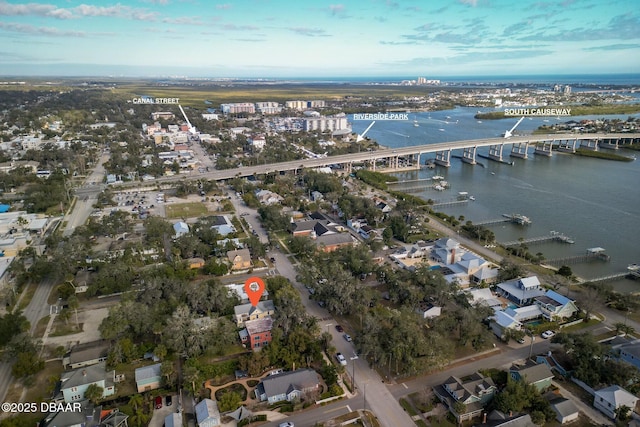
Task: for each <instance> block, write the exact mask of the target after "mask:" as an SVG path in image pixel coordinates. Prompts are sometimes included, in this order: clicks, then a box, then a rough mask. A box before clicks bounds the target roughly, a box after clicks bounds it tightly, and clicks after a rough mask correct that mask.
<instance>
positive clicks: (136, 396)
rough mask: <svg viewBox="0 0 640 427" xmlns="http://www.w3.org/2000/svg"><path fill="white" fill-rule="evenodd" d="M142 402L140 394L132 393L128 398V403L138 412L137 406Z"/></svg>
mask: <svg viewBox="0 0 640 427" xmlns="http://www.w3.org/2000/svg"><path fill="white" fill-rule="evenodd" d="M143 403H144V399H143V398H142V395H141V394H134V395H132V396H131V397H130V398H129V405H130V406H133V409H134V410H135V411H136V412H138V407H140V406H141V405H142V404H143Z"/></svg>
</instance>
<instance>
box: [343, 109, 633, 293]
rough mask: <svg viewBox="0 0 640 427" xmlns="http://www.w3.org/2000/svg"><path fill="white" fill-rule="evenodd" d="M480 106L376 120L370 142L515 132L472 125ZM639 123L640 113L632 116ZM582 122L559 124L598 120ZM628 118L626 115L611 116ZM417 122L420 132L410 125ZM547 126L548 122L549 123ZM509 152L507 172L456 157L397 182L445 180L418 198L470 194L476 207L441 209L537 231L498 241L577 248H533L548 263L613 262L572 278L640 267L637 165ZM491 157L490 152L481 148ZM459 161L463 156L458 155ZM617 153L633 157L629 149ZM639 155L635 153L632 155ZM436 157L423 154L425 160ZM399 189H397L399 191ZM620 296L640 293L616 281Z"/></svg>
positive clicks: (501, 231) (579, 268)
mask: <svg viewBox="0 0 640 427" xmlns="http://www.w3.org/2000/svg"><path fill="white" fill-rule="evenodd" d="M477 111H478V109H477V108H456V109H455V110H449V111H437V112H430V113H427V112H421V113H410V115H409V119H410V120H409V121H404V122H392V121H388V122H383V121H379V122H376V123H375V125H374V126H373V127H372V128H371V129H370V130H369V132H368V133H367V136H369V137H371V138H373V139H375V140H377V141H378V143H380V144H381V145H384V146H387V147H390V148H398V147H405V146H411V145H420V144H430V143H437V142H447V141H457V140H465V139H478V138H490V137H495V136H497V135H499V134H500V133H502V132H504V131H505V130H506V129H510V128H511V127H512V126H513V125H514V124H515V123H516V121H517V120H518V118H513V119H505V120H482V121H481V122H479V121H478V120H476V119H474V118H473V116H474V114H475V113H476V112H477ZM633 116H635V117H638V115H637V114H636V115H633ZM600 117H601V116H598V117H596V116H584V117H571V118H563V119H562V120H563V121H564V120H570V119H574V120H582V119H584V118H600ZM607 117H608V118H614V117H618V118H620V119H626V118H627V117H628V115H623V116H607ZM413 120H417V122H418V124H419V127H414V126H413ZM544 120H548V122H546V121H544ZM555 121H557V119H556V118H548V119H545V118H541V117H535V118H531V119H530V120H529V119H525V120H524V121H523V122H522V123H521V125H520V126H519V127H518V128H517V130H516V133H518V131H520V132H521V133H525V132H527V131H528V132H530V131H533V130H534V129H536V128H537V127H538V126H540V125H542V124H551V123H553V122H555ZM369 124H370V122H367V121H356V122H353V130H354V131H355V132H362V131H364V129H365V128H366V127H367V126H368V125H369ZM510 148H511V147H510V146H508V145H507V146H505V151H504V153H503V155H504V158H505V160H508V161H513V162H514V165H513V166H509V165H505V164H500V163H497V162H493V161H491V160H488V159H483V158H478V159H477V160H478V162H480V163H482V164H483V165H484V166H485V167H482V166H480V165H475V166H472V165H468V164H464V163H462V161H460V160H459V159H452V162H451V167H450V168H443V167H437V168H436V169H432V170H429V169H426V168H423V169H421V170H420V171H411V172H404V173H400V174H396V175H397V176H398V177H399V178H400V179H424V178H428V177H432V176H434V175H442V176H444V179H445V180H446V181H448V182H449V184H450V185H451V188H449V189H447V190H446V191H444V192H438V191H434V190H425V191H422V192H419V193H415V192H413V194H417V195H419V196H421V197H423V198H425V199H428V198H432V199H434V200H439V201H448V200H452V199H454V198H455V197H456V196H457V194H458V192H460V191H466V192H468V193H469V195H472V196H474V197H475V199H476V201H469V202H468V203H467V204H463V205H458V206H454V207H447V208H442V211H444V212H446V213H447V214H450V215H455V216H456V217H458V216H460V215H462V216H464V217H465V221H466V220H471V221H473V222H480V221H483V220H489V219H494V218H496V219H497V218H499V217H500V216H501V215H502V214H503V213H507V214H511V213H520V214H523V215H526V216H528V217H529V218H530V219H531V220H532V222H533V223H532V225H530V226H528V227H521V226H517V225H514V224H508V223H507V224H499V225H493V226H490V228H491V229H492V230H493V231H494V232H495V234H496V237H497V240H498V241H501V242H505V241H512V240H518V238H520V237H523V238H528V237H536V236H543V235H548V234H549V232H550V231H551V230H555V231H558V232H561V233H564V234H566V235H568V236H571V237H572V238H573V239H574V240H575V244H573V245H569V244H561V243H556V242H549V243H544V244H530V245H528V246H529V251H530V252H531V253H533V254H535V253H537V252H542V253H543V254H544V256H545V257H546V258H547V259H553V258H561V257H566V256H571V255H580V254H584V253H585V251H586V249H587V248H592V247H603V248H605V249H606V253H607V254H609V255H610V256H611V261H610V262H609V263H605V262H601V261H594V262H590V263H583V264H574V265H571V268H572V270H573V271H574V273H575V274H577V275H578V276H580V277H583V278H585V279H589V278H595V277H601V276H604V275H607V274H611V273H618V272H622V271H625V270H626V268H627V265H628V264H631V263H640V245H639V242H640V226H638V224H640V186H639V184H640V161H634V162H629V163H626V162H614V161H607V160H602V159H592V158H585V157H578V156H573V155H568V154H562V153H554V155H553V157H551V158H548V157H542V156H535V155H533V154H532V151H533V150H532V149H530V150H529V159H527V160H524V159H517V158H509V157H508V153H509V150H510ZM478 152H479V153H484V154H487V150H486V149H484V150H481V149H479V150H478ZM453 154H454V155H456V154H457V155H460V154H461V151H456V152H454V153H453ZM620 154H626V155H629V156H630V155H632V154H634V153H632V152H630V151H627V150H620ZM635 154H637V152H636V153H635ZM433 157H434V156H433V155H424V156H423V157H422V158H421V163H422V164H424V161H425V159H427V158H433ZM401 188H402V187H399V189H401ZM611 284H612V285H613V287H614V288H615V289H616V290H618V291H620V292H640V282H638V281H633V280H627V279H622V280H619V281H616V282H611Z"/></svg>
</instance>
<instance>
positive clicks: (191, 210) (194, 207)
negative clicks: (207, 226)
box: [165, 203, 209, 219]
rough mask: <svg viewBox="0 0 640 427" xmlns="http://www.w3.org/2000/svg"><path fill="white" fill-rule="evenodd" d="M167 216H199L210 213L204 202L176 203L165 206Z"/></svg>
mask: <svg viewBox="0 0 640 427" xmlns="http://www.w3.org/2000/svg"><path fill="white" fill-rule="evenodd" d="M165 212H166V213H167V218H169V219H171V218H198V217H201V216H205V215H207V214H209V210H208V209H207V206H206V205H204V204H203V203H176V204H172V205H166V206H165Z"/></svg>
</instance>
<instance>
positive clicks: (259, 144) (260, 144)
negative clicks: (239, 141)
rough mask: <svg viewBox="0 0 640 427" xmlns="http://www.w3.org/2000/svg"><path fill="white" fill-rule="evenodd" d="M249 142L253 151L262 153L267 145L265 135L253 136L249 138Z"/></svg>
mask: <svg viewBox="0 0 640 427" xmlns="http://www.w3.org/2000/svg"><path fill="white" fill-rule="evenodd" d="M247 142H248V143H249V145H251V147H252V149H253V151H254V152H255V151H262V149H263V148H264V146H265V144H266V143H267V140H266V139H265V137H264V135H251V136H250V137H249V138H247Z"/></svg>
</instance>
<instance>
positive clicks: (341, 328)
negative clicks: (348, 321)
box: [336, 325, 344, 332]
mask: <svg viewBox="0 0 640 427" xmlns="http://www.w3.org/2000/svg"><path fill="white" fill-rule="evenodd" d="M336 331H338V332H344V328H343V327H342V326H340V325H336Z"/></svg>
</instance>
